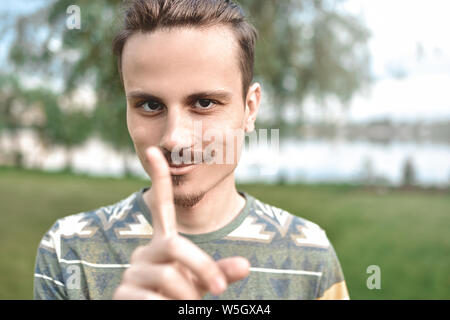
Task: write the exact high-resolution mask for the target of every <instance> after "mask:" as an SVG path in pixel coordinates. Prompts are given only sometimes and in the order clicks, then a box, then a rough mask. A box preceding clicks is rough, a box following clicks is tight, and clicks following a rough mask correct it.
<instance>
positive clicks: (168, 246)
mask: <svg viewBox="0 0 450 320" xmlns="http://www.w3.org/2000/svg"><path fill="white" fill-rule="evenodd" d="M178 247H179V246H178V238H177V237H170V238H168V239H166V240H165V242H164V250H165V252H166V253H167V254H168V255H169V256H170V257H173V256H175V254H176V252H177V250H178Z"/></svg>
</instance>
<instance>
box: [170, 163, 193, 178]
mask: <svg viewBox="0 0 450 320" xmlns="http://www.w3.org/2000/svg"><path fill="white" fill-rule="evenodd" d="M196 166H197V164H195V163H192V164H173V163H169V170H170V174H171V175H175V176H179V175H183V174H187V173H189V172H191V171H192V170H193V169H194V168H195V167H196Z"/></svg>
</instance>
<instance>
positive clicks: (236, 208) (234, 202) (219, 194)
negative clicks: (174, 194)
mask: <svg viewBox="0 0 450 320" xmlns="http://www.w3.org/2000/svg"><path fill="white" fill-rule="evenodd" d="M244 206H245V199H244V198H243V197H242V196H241V195H240V194H239V193H238V192H237V190H236V185H235V181H234V173H232V174H230V175H229V176H227V177H226V178H225V179H224V180H222V181H221V182H219V183H218V184H217V185H216V186H214V187H213V188H212V189H210V190H209V191H208V192H207V193H206V194H205V195H204V196H203V198H202V200H200V201H199V202H198V203H197V204H196V205H195V206H194V207H189V208H185V207H181V206H175V210H176V214H177V228H178V232H181V233H184V234H201V233H208V232H213V231H216V230H218V229H220V228H222V227H224V226H226V225H227V224H228V223H230V222H231V221H232V220H233V219H234V218H235V217H236V216H237V215H238V214H239V212H240V211H241V210H242V208H243V207H244Z"/></svg>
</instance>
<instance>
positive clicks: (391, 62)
mask: <svg viewBox="0 0 450 320" xmlns="http://www.w3.org/2000/svg"><path fill="white" fill-rule="evenodd" d="M40 3H42V1H40V0H32V1H28V0H27V1H25V0H22V1H5V0H0V14H1V13H4V12H8V13H9V14H16V13H18V12H26V11H29V10H31V9H32V8H34V7H38V6H39V4H40ZM342 9H343V10H345V11H348V12H351V13H353V14H356V15H359V16H361V18H362V19H363V21H364V22H365V24H366V26H367V27H368V28H369V30H370V31H371V34H372V36H371V38H370V40H369V43H368V45H369V50H370V54H371V59H372V62H371V70H372V73H373V76H374V78H375V79H376V81H375V82H374V83H373V85H372V86H371V87H370V88H369V90H368V91H366V92H362V93H358V94H356V95H355V96H354V98H353V100H352V101H351V102H350V103H349V105H346V106H341V105H340V104H339V103H330V105H329V108H327V112H326V114H325V115H324V114H323V112H322V111H321V109H320V108H317V106H316V105H314V103H312V102H311V103H308V102H307V103H306V104H305V115H306V117H308V118H309V119H312V120H314V119H320V118H323V117H324V116H326V117H327V118H331V119H340V118H342V117H346V119H347V120H348V121H354V122H361V121H363V122H364V121H370V120H373V119H380V118H383V119H386V118H388V119H391V120H394V121H418V120H424V121H427V120H439V119H444V120H450V90H449V89H448V88H450V40H449V39H450V37H449V35H448V30H450V19H448V13H449V12H450V1H448V0H347V1H345V2H344V3H343V5H342ZM8 39H9V37H8V36H6V37H2V38H1V39H0V41H2V42H0V59H4V57H5V52H6V47H7V46H6V44H7V41H9V40H8ZM0 65H3V61H0ZM399 76H402V77H399Z"/></svg>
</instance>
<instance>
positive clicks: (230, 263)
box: [187, 257, 250, 297]
mask: <svg viewBox="0 0 450 320" xmlns="http://www.w3.org/2000/svg"><path fill="white" fill-rule="evenodd" d="M216 263H217V265H218V266H219V268H220V270H222V272H223V273H224V274H225V277H226V279H227V284H231V283H233V282H236V281H239V280H242V279H244V278H245V277H247V276H248V274H249V273H250V262H248V260H247V259H245V258H243V257H230V258H224V259H220V260H218V261H216ZM187 278H188V279H191V281H192V282H193V283H194V284H195V286H196V287H197V290H198V292H199V294H200V296H202V297H203V296H204V295H205V294H206V293H207V292H208V289H207V288H205V287H204V286H203V285H202V284H201V283H200V282H199V281H198V279H197V278H196V277H195V276H193V275H192V274H190V276H188V277H187Z"/></svg>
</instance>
